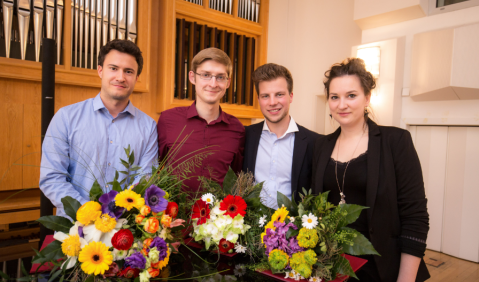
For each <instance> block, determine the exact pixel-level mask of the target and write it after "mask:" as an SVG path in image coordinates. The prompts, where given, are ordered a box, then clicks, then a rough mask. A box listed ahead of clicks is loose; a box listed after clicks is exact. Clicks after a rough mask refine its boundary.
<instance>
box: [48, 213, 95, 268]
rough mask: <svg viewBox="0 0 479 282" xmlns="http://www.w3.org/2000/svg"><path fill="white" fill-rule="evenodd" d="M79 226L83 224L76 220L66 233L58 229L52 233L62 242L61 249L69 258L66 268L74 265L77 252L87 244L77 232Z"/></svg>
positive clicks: (76, 259)
mask: <svg viewBox="0 0 479 282" xmlns="http://www.w3.org/2000/svg"><path fill="white" fill-rule="evenodd" d="M79 226H83V224H81V223H80V222H78V221H77V222H75V225H73V226H72V227H71V228H70V231H69V232H68V234H65V233H63V232H60V231H59V232H57V233H55V235H53V238H55V240H58V241H60V242H62V251H63V253H64V254H65V255H67V257H68V258H69V260H68V264H67V267H66V269H70V268H72V267H74V266H75V264H76V263H77V261H78V254H79V252H80V250H81V249H83V247H85V246H86V245H88V243H87V241H86V240H85V239H83V238H82V237H80V235H79V234H78V227H79ZM65 251H66V253H65ZM65 262H66V261H65ZM65 262H63V264H65ZM63 264H62V267H63Z"/></svg>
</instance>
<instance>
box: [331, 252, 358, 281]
mask: <svg viewBox="0 0 479 282" xmlns="http://www.w3.org/2000/svg"><path fill="white" fill-rule="evenodd" d="M332 272H333V273H339V274H344V275H348V276H349V277H354V278H356V279H358V277H357V276H356V274H355V273H354V271H353V269H352V268H351V265H350V264H349V261H348V260H347V259H346V258H345V257H342V256H338V257H337V260H336V262H335V263H334V266H333V269H332Z"/></svg>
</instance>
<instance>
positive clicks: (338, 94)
mask: <svg viewBox="0 0 479 282" xmlns="http://www.w3.org/2000/svg"><path fill="white" fill-rule="evenodd" d="M370 98H371V95H365V93H364V90H363V88H362V86H361V82H360V80H359V77H358V76H357V75H343V76H340V77H336V78H334V79H333V80H331V84H330V85H329V99H328V104H329V110H330V111H331V115H332V116H333V118H334V119H335V120H336V121H337V122H338V123H339V124H340V125H341V126H355V125H358V124H363V123H364V108H365V107H367V106H368V105H369V99H370Z"/></svg>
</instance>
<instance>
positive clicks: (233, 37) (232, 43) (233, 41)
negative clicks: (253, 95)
mask: <svg viewBox="0 0 479 282" xmlns="http://www.w3.org/2000/svg"><path fill="white" fill-rule="evenodd" d="M229 37H230V43H229V46H228V47H229V50H228V56H229V57H230V59H231V63H232V64H233V70H232V72H231V82H230V87H229V88H228V90H227V91H226V94H225V95H228V103H233V95H234V91H235V88H236V80H235V77H236V76H235V73H236V70H235V60H236V52H235V51H236V33H229Z"/></svg>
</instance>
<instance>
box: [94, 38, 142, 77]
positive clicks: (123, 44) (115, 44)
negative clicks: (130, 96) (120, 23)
mask: <svg viewBox="0 0 479 282" xmlns="http://www.w3.org/2000/svg"><path fill="white" fill-rule="evenodd" d="M111 50H117V51H119V52H122V53H126V54H129V55H132V56H133V57H135V60H136V62H137V63H138V73H137V76H138V75H140V74H141V70H142V69H143V56H142V55H141V50H140V48H138V46H136V44H135V43H133V42H131V41H130V40H122V39H115V40H112V41H109V42H108V43H107V44H105V46H103V47H101V48H100V53H99V54H98V65H99V66H102V67H103V62H104V61H105V57H106V55H107V54H108V53H110V51H111Z"/></svg>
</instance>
